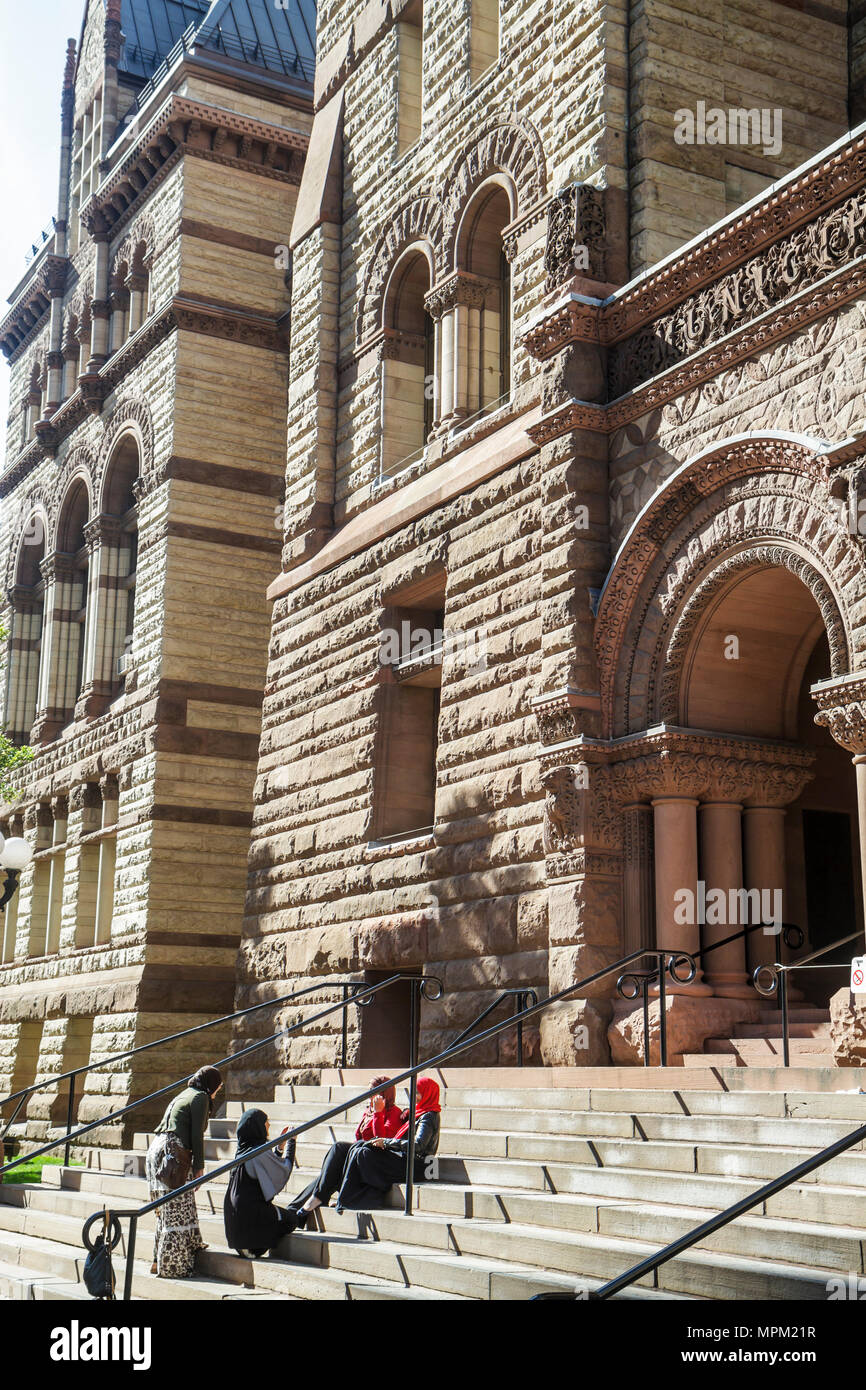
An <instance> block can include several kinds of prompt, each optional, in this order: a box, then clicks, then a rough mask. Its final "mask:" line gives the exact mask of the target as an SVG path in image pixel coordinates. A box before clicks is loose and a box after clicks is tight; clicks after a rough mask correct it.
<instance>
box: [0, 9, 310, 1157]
mask: <svg viewBox="0 0 866 1390" xmlns="http://www.w3.org/2000/svg"><path fill="white" fill-rule="evenodd" d="M268 10H269V7H268V6H266V5H264V4H254V3H250V4H240V5H239V4H234V5H232V6H229V5H222V4H216V5H209V4H208V3H204V2H203V0H192V3H184V4H182V5H180V4H179V5H172V6H164V5H162V4H159V5H157V4H150V3H148V2H147V0H122V3H121V0H106V3H103V0H90V3H89V4H88V5H87V6H86V8H85V14H84V21H83V27H82V33H81V39H80V42H79V43H78V44H77V45H76V43H75V42H73V41H70V46H69V54H68V63H67V69H66V77H65V83H64V89H63V101H62V131H61V160H60V163H61V172H60V191H59V199H58V205H57V214H56V218H55V220H54V227H53V230H52V232H51V234H50V235H49V236H47V238H46V240H45V244H44V245H43V246H42V248H41V250H40V251H39V254H38V255H37V256H36V257H35V259H34V260H33V261H32V263H31V265H30V267H29V269H28V271H27V274H26V275H25V277H24V279H23V280H22V281H21V283H20V284H19V285H18V286H17V287H16V289H15V290H14V292H13V295H12V297H11V300H10V304H11V308H10V310H9V312H8V313H7V314H6V316H5V318H4V319H3V321H2V324H0V343H2V347H3V349H4V352H5V354H6V356H7V358H8V359H9V362H10V365H11V373H12V387H11V407H10V416H9V422H8V432H7V444H6V460H5V466H4V470H3V473H2V476H0V497H2V500H0V518H2V523H0V526H2V529H0V566H2V572H3V602H4V608H3V611H2V614H0V622H2V624H3V626H4V627H5V628H6V629H7V630H8V631H9V634H10V640H9V643H8V647H7V650H6V653H5V676H4V689H5V693H6V706H5V719H6V725H7V728H8V730H9V732H10V733H11V734H12V735H13V736H14V737H15V738H16V739H17V740H18V741H20V742H22V743H29V744H31V745H32V747H33V749H34V752H35V757H34V759H33V761H32V762H31V763H30V764H29V765H28V766H27V768H26V769H25V771H24V772H23V773H21V774H20V775H19V776H18V778H17V791H18V796H17V798H16V800H15V801H14V803H13V804H11V805H10V806H8V807H7V808H6V819H5V821H4V824H3V828H4V830H5V831H6V832H7V833H8V831H9V829H10V828H11V829H12V830H13V832H17V833H23V834H24V835H25V836H26V837H27V838H28V839H29V840H30V842H31V844H32V846H33V848H34V849H35V851H36V854H35V859H34V861H33V864H32V865H31V867H30V869H29V870H28V871H27V872H26V873H25V874H24V876H23V878H22V883H21V887H20V891H19V893H18V894H17V895H16V897H15V898H14V899H13V900H12V903H11V904H10V906H9V908H8V909H7V911H6V913H5V914H4V917H3V936H2V955H0V1093H8V1091H9V1090H10V1089H12V1090H14V1089H18V1088H19V1087H21V1086H24V1085H27V1084H29V1083H30V1082H32V1081H34V1080H36V1079H42V1078H43V1077H46V1076H50V1075H51V1074H52V1073H56V1072H60V1071H63V1070H66V1069H69V1068H71V1067H73V1066H77V1065H83V1064H84V1063H85V1062H87V1061H95V1062H98V1061H99V1059H100V1058H101V1057H103V1056H105V1055H107V1054H109V1053H111V1052H114V1051H118V1050H120V1049H122V1048H127V1047H133V1046H137V1045H139V1044H141V1043H144V1042H147V1041H149V1040H151V1039H152V1038H154V1037H159V1036H162V1035H164V1034H166V1033H167V1032H171V1031H175V1030H179V1029H182V1028H184V1027H187V1026H191V1025H192V1024H195V1023H199V1022H203V1021H205V1020H208V1019H210V1018H213V1017H215V1016H218V1015H220V1014H221V1013H225V1012H228V1011H230V1009H231V1007H232V1000H233V995H234V979H235V957H236V953H237V948H238V943H239V937H240V924H241V918H242V911H243V900H244V891H245V880H246V858H247V848H248V840H249V829H250V822H251V811H250V808H251V800H252V788H253V781H254V775H255V766H256V756H257V750H258V741H259V728H260V707H261V697H262V689H263V685H264V679H265V664H266V655H267V644H268V622H269V613H268V608H267V604H266V600H265V589H266V586H267V583H268V582H269V580H270V579H271V578H272V577H273V571H274V568H275V566H276V564H277V563H278V558H279V546H280V539H279V532H278V530H277V529H276V526H275V516H276V514H277V512H278V509H279V505H280V498H281V493H282V487H283V475H284V471H285V396H286V380H287V334H286V315H287V312H288V308H289V292H288V287H287V283H286V274H285V268H284V265H282V266H281V264H280V257H281V253H280V251H279V247H281V246H283V245H284V243H285V239H286V228H287V226H289V225H290V223H291V218H292V214H293V210H294V206H295V202H296V199H297V193H298V188H299V184H300V175H301V169H302V167H303V163H304V157H305V153H306V148H307V142H308V137H309V130H310V125H311V120H312V74H313V65H314V62H313V60H314V47H313V38H314V11H313V9H312V7H309V6H305V4H304V3H301V4H293V5H292V7H291V8H290V9H285V10H281V11H277V12H276V15H275V16H272V15H270V14H269V12H268ZM227 1044H228V1034H227V1033H226V1032H225V1031H223V1033H222V1036H214V1035H213V1034H211V1035H209V1037H208V1041H207V1044H206V1050H207V1053H208V1056H214V1055H216V1056H218V1055H220V1054H221V1052H224V1051H225V1050H226V1048H227ZM198 1059H199V1050H198V1048H191V1047H187V1048H185V1049H181V1050H176V1051H175V1052H174V1053H173V1054H172V1055H167V1053H166V1050H165V1049H163V1050H161V1051H160V1052H159V1053H157V1054H153V1055H152V1056H151V1055H150V1054H147V1053H145V1054H144V1055H143V1056H142V1057H140V1058H138V1059H137V1060H136V1063H135V1065H134V1066H131V1065H129V1064H125V1065H124V1064H121V1065H114V1066H113V1067H111V1068H106V1069H105V1070H102V1069H99V1068H97V1069H96V1070H95V1071H93V1072H91V1073H89V1075H88V1077H87V1079H86V1086H85V1088H84V1094H83V1096H82V1098H81V1101H80V1104H79V1106H78V1111H77V1114H78V1119H79V1120H80V1121H82V1122H84V1121H86V1120H89V1119H91V1118H92V1117H94V1116H99V1115H100V1114H104V1113H105V1106H106V1096H110V1097H111V1098H112V1099H113V1100H116V1101H117V1103H118V1104H120V1103H122V1101H123V1099H124V1098H126V1097H127V1096H140V1095H143V1094H146V1093H147V1092H148V1091H149V1090H151V1089H152V1088H153V1084H154V1083H156V1082H160V1083H163V1084H164V1083H165V1082H166V1081H168V1080H171V1079H173V1078H174V1077H175V1076H177V1075H179V1074H180V1073H181V1072H182V1071H183V1069H184V1068H185V1067H188V1066H189V1065H192V1064H193V1063H194V1062H195V1063H196V1064H198ZM60 1109H62V1110H63V1116H64V1118H65V1098H64V1097H61V1096H58V1095H57V1092H56V1090H55V1089H53V1088H48V1089H47V1090H45V1091H43V1092H40V1093H39V1095H38V1096H35V1097H34V1098H33V1100H32V1101H31V1102H30V1104H29V1107H28V1110H27V1114H26V1128H27V1133H28V1135H29V1136H31V1137H34V1138H35V1137H39V1136H40V1135H41V1134H43V1133H44V1132H45V1128H46V1125H48V1124H50V1122H51V1121H52V1119H54V1118H55V1115H56V1112H59V1110H60ZM112 1134H113V1136H114V1137H113V1139H112V1140H111V1142H117V1141H118V1138H119V1137H120V1136H119V1129H115V1130H113V1131H112Z"/></svg>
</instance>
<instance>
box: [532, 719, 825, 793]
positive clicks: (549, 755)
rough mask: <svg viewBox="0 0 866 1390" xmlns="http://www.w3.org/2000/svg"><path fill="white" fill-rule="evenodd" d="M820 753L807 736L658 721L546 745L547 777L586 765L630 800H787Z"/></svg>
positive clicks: (803, 782) (609, 788)
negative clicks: (790, 739)
mask: <svg viewBox="0 0 866 1390" xmlns="http://www.w3.org/2000/svg"><path fill="white" fill-rule="evenodd" d="M814 761H815V754H814V752H812V751H811V750H809V749H807V748H804V747H803V746H802V745H800V744H791V743H782V742H777V741H775V740H771V739H757V738H756V739H751V738H737V737H736V736H733V735H728V734H723V733H715V732H712V731H705V730H699V729H683V728H677V727H675V726H671V725H659V726H658V727H657V728H655V729H648V730H644V731H642V732H641V733H639V734H630V735H629V736H628V737H627V738H621V739H614V740H612V741H603V740H600V739H592V738H585V737H580V738H577V739H573V740H571V741H569V742H564V743H561V744H559V745H558V746H557V748H556V749H555V750H554V749H550V750H545V752H544V753H543V754H542V757H541V769H542V778H543V779H544V778H549V777H550V776H551V775H552V774H553V773H555V772H556V770H557V769H561V768H563V767H564V766H566V765H567V766H569V767H576V766H577V765H582V766H584V767H585V768H586V769H587V782H588V784H589V785H592V783H593V781H594V780H598V779H601V780H602V781H603V786H604V789H605V792H604V795H605V798H606V799H609V800H611V801H615V802H616V803H618V804H621V805H624V804H627V803H629V802H635V801H648V800H653V799H658V798H665V797H689V798H693V799H695V800H703V801H706V800H721V801H730V802H735V803H738V804H741V805H747V806H749V805H751V806H785V805H788V804H789V803H790V802H791V801H794V800H796V798H797V797H798V796H799V795H800V793H801V791H802V790H803V787H804V786H805V785H806V783H807V782H808V781H810V780H811V778H812V776H813V773H812V766H813V764H814Z"/></svg>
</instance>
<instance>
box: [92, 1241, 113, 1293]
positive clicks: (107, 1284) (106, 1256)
mask: <svg viewBox="0 0 866 1390" xmlns="http://www.w3.org/2000/svg"><path fill="white" fill-rule="evenodd" d="M84 1287H85V1288H86V1289H87V1292H88V1293H89V1294H90V1296H91V1298H104V1299H108V1300H109V1301H110V1300H113V1299H114V1289H115V1278H114V1270H113V1269H112V1266H111V1247H110V1246H109V1245H106V1243H105V1237H104V1236H97V1237H96V1240H95V1241H94V1243H93V1249H92V1250H91V1251H90V1253H89V1254H88V1256H87V1259H86V1260H85V1261H84Z"/></svg>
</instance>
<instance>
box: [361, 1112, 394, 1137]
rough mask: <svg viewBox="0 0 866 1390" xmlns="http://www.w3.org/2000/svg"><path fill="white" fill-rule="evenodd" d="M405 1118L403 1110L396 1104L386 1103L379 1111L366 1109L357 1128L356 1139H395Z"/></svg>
mask: <svg viewBox="0 0 866 1390" xmlns="http://www.w3.org/2000/svg"><path fill="white" fill-rule="evenodd" d="M402 1119H403V1112H402V1111H401V1110H400V1109H399V1108H398V1107H397V1106H396V1105H386V1106H385V1109H384V1110H380V1111H379V1112H378V1114H377V1113H375V1112H373V1111H371V1110H365V1111H364V1113H363V1115H362V1116H361V1123H360V1124H359V1125H358V1128H357V1129H356V1130H355V1138H356V1139H393V1138H394V1135H395V1134H396V1133H397V1130H398V1129H399V1128H400V1124H401V1122H402Z"/></svg>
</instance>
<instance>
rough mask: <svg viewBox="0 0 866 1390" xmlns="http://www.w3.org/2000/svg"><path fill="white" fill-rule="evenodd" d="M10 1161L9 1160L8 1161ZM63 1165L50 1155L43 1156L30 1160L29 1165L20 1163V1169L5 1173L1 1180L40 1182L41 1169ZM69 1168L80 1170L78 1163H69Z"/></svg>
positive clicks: (60, 1159)
mask: <svg viewBox="0 0 866 1390" xmlns="http://www.w3.org/2000/svg"><path fill="white" fill-rule="evenodd" d="M10 1161H11V1160H10ZM62 1163H63V1159H62V1158H55V1157H52V1155H51V1154H43V1155H42V1157H41V1158H34V1159H31V1161H30V1162H29V1163H22V1164H21V1167H20V1168H13V1169H12V1172H11V1173H7V1174H6V1175H5V1177H4V1178H3V1181H4V1182H41V1181H42V1169H43V1168H44V1167H45V1166H46V1165H49V1166H51V1167H57V1166H58V1165H59V1164H62ZM69 1166H70V1167H71V1168H80V1167H81V1166H82V1165H81V1164H80V1163H71V1164H70V1165H69Z"/></svg>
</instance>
